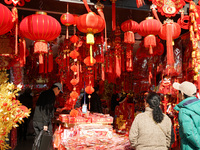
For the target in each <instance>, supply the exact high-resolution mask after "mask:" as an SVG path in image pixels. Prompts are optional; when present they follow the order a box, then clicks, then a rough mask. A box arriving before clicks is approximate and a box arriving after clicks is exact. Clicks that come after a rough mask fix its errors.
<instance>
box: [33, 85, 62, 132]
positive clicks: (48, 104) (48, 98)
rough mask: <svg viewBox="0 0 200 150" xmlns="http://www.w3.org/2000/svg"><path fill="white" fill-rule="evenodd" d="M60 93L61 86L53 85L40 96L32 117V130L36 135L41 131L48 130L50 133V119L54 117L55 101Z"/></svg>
mask: <svg viewBox="0 0 200 150" xmlns="http://www.w3.org/2000/svg"><path fill="white" fill-rule="evenodd" d="M60 92H62V85H61V84H60V83H55V84H54V85H53V86H52V87H51V88H50V89H49V90H46V91H44V92H42V93H41V94H40V96H39V98H38V100H37V103H36V107H35V112H34V116H33V128H34V130H35V133H36V135H38V134H39V133H40V131H41V130H46V131H47V130H49V131H50V132H52V124H51V119H52V118H53V117H54V104H55V99H56V96H57V95H58V94H59V93H60Z"/></svg>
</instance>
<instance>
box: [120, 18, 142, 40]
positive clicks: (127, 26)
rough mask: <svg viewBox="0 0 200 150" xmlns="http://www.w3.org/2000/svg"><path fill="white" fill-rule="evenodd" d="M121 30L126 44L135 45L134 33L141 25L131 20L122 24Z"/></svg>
mask: <svg viewBox="0 0 200 150" xmlns="http://www.w3.org/2000/svg"><path fill="white" fill-rule="evenodd" d="M121 29H122V31H123V32H125V33H124V42H125V43H129V44H134V43H135V37H134V32H137V31H138V29H139V24H138V23H137V22H135V21H133V20H131V19H129V20H127V21H125V22H123V23H122V24H121Z"/></svg>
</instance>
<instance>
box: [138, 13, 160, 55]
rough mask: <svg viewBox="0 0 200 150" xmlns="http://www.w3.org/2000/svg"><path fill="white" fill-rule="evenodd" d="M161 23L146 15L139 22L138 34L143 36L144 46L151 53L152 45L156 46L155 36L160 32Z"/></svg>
mask: <svg viewBox="0 0 200 150" xmlns="http://www.w3.org/2000/svg"><path fill="white" fill-rule="evenodd" d="M161 26H162V24H161V23H160V22H159V21H158V20H156V19H153V17H147V18H146V20H144V21H142V22H140V24H139V34H140V35H141V36H145V38H144V46H145V47H146V48H149V53H150V54H153V47H155V46H156V37H155V35H157V34H158V33H159V32H160V29H161Z"/></svg>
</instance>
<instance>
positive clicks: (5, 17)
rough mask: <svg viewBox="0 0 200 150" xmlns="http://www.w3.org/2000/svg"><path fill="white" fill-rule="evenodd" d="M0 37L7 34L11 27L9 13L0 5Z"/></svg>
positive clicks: (10, 14) (10, 15)
mask: <svg viewBox="0 0 200 150" xmlns="http://www.w3.org/2000/svg"><path fill="white" fill-rule="evenodd" d="M0 14H1V15H0V35H3V34H5V33H7V32H9V31H10V30H11V29H12V27H13V25H14V24H13V22H12V19H13V18H12V13H11V11H10V10H9V9H8V8H7V7H6V6H4V5H3V4H1V3H0Z"/></svg>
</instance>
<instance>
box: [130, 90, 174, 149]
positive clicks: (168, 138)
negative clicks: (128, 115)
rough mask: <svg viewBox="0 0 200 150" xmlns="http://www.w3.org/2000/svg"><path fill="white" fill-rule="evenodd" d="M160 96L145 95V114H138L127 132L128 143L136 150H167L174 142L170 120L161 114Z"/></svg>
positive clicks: (153, 94) (152, 93) (154, 94)
mask: <svg viewBox="0 0 200 150" xmlns="http://www.w3.org/2000/svg"><path fill="white" fill-rule="evenodd" d="M160 100H161V98H160V96H159V95H158V94H156V93H154V92H151V93H149V94H148V95H147V98H146V100H145V112H144V113H140V114H138V115H137V116H136V117H135V119H134V121H133V123H132V126H131V129H130V132H129V141H130V143H131V146H132V147H133V148H135V149H136V150H167V149H169V148H170V146H171V144H172V143H173V142H174V132H173V128H172V123H171V120H170V118H169V117H168V116H167V115H165V114H163V113H162V110H161V108H160Z"/></svg>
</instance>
